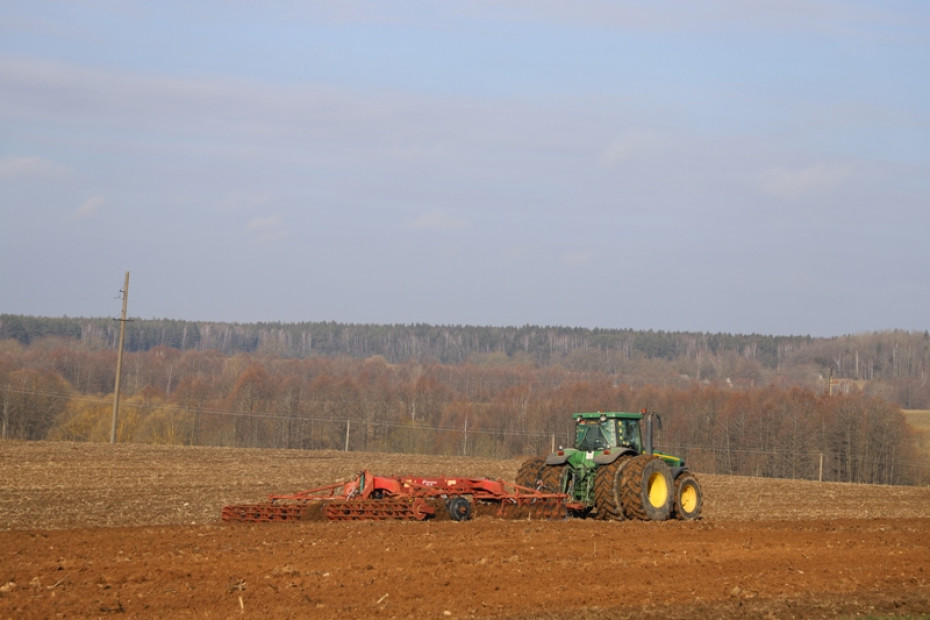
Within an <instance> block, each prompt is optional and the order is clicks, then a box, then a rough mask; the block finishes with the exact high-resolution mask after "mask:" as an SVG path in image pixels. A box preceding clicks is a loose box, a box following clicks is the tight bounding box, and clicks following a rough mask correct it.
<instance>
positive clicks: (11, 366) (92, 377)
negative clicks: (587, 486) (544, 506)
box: [0, 315, 930, 484]
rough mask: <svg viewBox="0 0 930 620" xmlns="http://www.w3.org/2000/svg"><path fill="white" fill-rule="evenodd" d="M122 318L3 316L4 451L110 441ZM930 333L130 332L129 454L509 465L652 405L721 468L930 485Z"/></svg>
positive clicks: (711, 466)
mask: <svg viewBox="0 0 930 620" xmlns="http://www.w3.org/2000/svg"><path fill="white" fill-rule="evenodd" d="M118 332H119V323H118V322H117V321H114V320H112V319H71V318H60V319H49V318H39V317H25V316H14V315H0V399H2V401H0V406H2V411H0V437H2V438H4V439H53V440H75V441H108V440H109V437H110V432H111V425H112V421H113V410H114V408H113V402H114V387H115V376H116V359H117V343H118ZM928 357H930V336H928V334H927V333H911V332H886V333H875V334H865V335H859V336H847V337H842V338H830V339H818V338H811V337H809V336H803V337H802V336H798V337H772V336H752V335H750V336H740V335H728V334H687V333H666V332H633V331H623V330H587V329H575V328H558V327H530V326H525V327H520V328H517V327H513V328H490V327H468V326H464V327H450V326H446V327H436V326H426V325H412V326H396V325H395V326H365V325H342V324H334V323H306V324H292V325H286V324H254V325H238V324H221V323H194V322H183V321H168V320H140V319H136V320H133V321H129V322H127V324H126V342H125V346H124V355H123V364H122V380H121V384H120V385H121V399H120V407H119V416H118V420H117V427H116V428H117V439H118V441H132V442H152V443H179V444H191V445H219V446H243V447H269V448H270V447H280V448H293V449H305V450H313V449H345V450H359V451H385V452H406V453H418V452H420V453H434V454H462V455H471V456H486V457H500V458H505V457H511V456H518V455H529V454H541V453H544V452H546V451H548V450H550V449H552V448H553V447H555V446H556V445H560V444H567V443H569V442H570V441H571V425H570V423H569V420H570V415H571V413H573V412H575V411H603V410H625V411H639V410H641V409H644V408H646V409H649V410H651V411H656V412H658V413H659V414H660V415H661V417H662V429H661V431H660V433H659V440H658V445H659V447H660V448H661V449H663V450H665V451H668V452H671V453H674V454H678V455H680V456H682V457H684V458H685V460H686V461H687V462H688V463H689V464H690V465H691V466H692V467H693V468H694V469H695V470H696V471H699V472H700V471H703V472H707V473H722V474H739V475H752V476H767V477H785V478H804V479H812V480H817V479H823V480H832V481H846V482H868V483H887V484H919V483H926V482H928V480H930V471H928V468H927V466H926V465H924V464H923V463H922V462H921V457H920V452H919V446H918V444H917V438H916V437H915V435H914V434H913V432H912V431H911V429H910V428H909V427H908V425H907V423H906V421H905V419H904V416H903V413H902V412H901V409H902V407H903V408H908V409H910V408H926V407H927V403H928V395H927V369H928Z"/></svg>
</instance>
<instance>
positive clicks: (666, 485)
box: [620, 454, 675, 521]
mask: <svg viewBox="0 0 930 620" xmlns="http://www.w3.org/2000/svg"><path fill="white" fill-rule="evenodd" d="M620 483H621V484H620V498H621V500H622V503H623V513H624V514H625V515H626V516H627V518H629V519H642V520H643V521H665V520H666V519H668V518H669V516H670V515H671V512H672V503H673V499H674V498H673V496H672V493H673V490H674V488H675V485H674V483H673V482H672V474H671V472H670V471H669V468H668V466H666V464H665V463H664V462H663V461H662V459H660V458H658V457H655V456H652V455H651V454H642V455H640V456H637V457H636V458H634V459H633V460H632V461H630V464H629V465H627V466H626V467H624V468H623V474H622V475H621V480H620Z"/></svg>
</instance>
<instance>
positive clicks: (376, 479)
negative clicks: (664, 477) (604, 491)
mask: <svg viewBox="0 0 930 620" xmlns="http://www.w3.org/2000/svg"><path fill="white" fill-rule="evenodd" d="M580 508H582V506H580V505H575V504H573V503H569V502H568V496H567V495H564V494H561V493H542V492H540V491H537V490H536V489H531V488H529V487H523V486H520V485H517V484H514V483H512V482H505V481H503V480H491V479H490V478H459V477H446V476H428V477H422V476H375V475H372V474H371V472H368V471H363V472H361V473H360V474H358V475H357V476H356V477H355V478H353V479H352V480H350V481H349V482H340V483H336V484H329V485H326V486H322V487H318V488H316V489H310V490H308V491H301V492H299V493H292V494H289V495H269V496H268V500H267V501H266V502H264V503H262V504H250V505H240V506H225V507H224V508H223V521H245V522H251V523H260V522H267V521H294V520H299V519H305V520H327V519H328V520H331V521H380V520H387V519H402V520H415V521H423V520H424V519H430V518H436V519H444V518H451V519H453V520H455V521H467V520H468V519H470V518H471V517H472V516H473V514H475V513H476V512H478V513H479V514H488V515H493V516H497V517H503V518H520V517H535V518H543V519H562V518H565V517H566V516H567V514H568V511H570V510H577V509H580Z"/></svg>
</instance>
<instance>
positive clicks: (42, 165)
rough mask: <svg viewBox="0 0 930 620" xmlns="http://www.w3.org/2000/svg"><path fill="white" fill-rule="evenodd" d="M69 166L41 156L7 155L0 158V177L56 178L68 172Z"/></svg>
mask: <svg viewBox="0 0 930 620" xmlns="http://www.w3.org/2000/svg"><path fill="white" fill-rule="evenodd" d="M67 170H68V169H67V168H65V167H64V166H62V165H60V164H57V163H55V162H53V161H50V160H47V159H42V158H40V157H6V158H4V159H0V179H20V178H27V177H32V178H54V177H58V176H61V175H63V174H65V173H66V172H67Z"/></svg>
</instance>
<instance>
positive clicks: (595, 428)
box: [574, 413, 643, 453]
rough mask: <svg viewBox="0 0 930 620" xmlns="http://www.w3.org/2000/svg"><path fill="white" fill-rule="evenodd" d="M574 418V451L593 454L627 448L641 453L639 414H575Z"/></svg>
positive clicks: (640, 417) (641, 439)
mask: <svg viewBox="0 0 930 620" xmlns="http://www.w3.org/2000/svg"><path fill="white" fill-rule="evenodd" d="M621 416H622V417H621ZM574 418H575V449H576V450H580V451H582V452H595V451H600V450H607V449H609V448H616V447H627V448H632V449H634V450H635V451H636V452H637V453H641V452H642V451H643V438H642V433H641V431H640V427H639V421H640V419H642V416H641V415H640V414H636V413H624V414H617V413H609V414H606V413H576V414H575V415H574Z"/></svg>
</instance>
